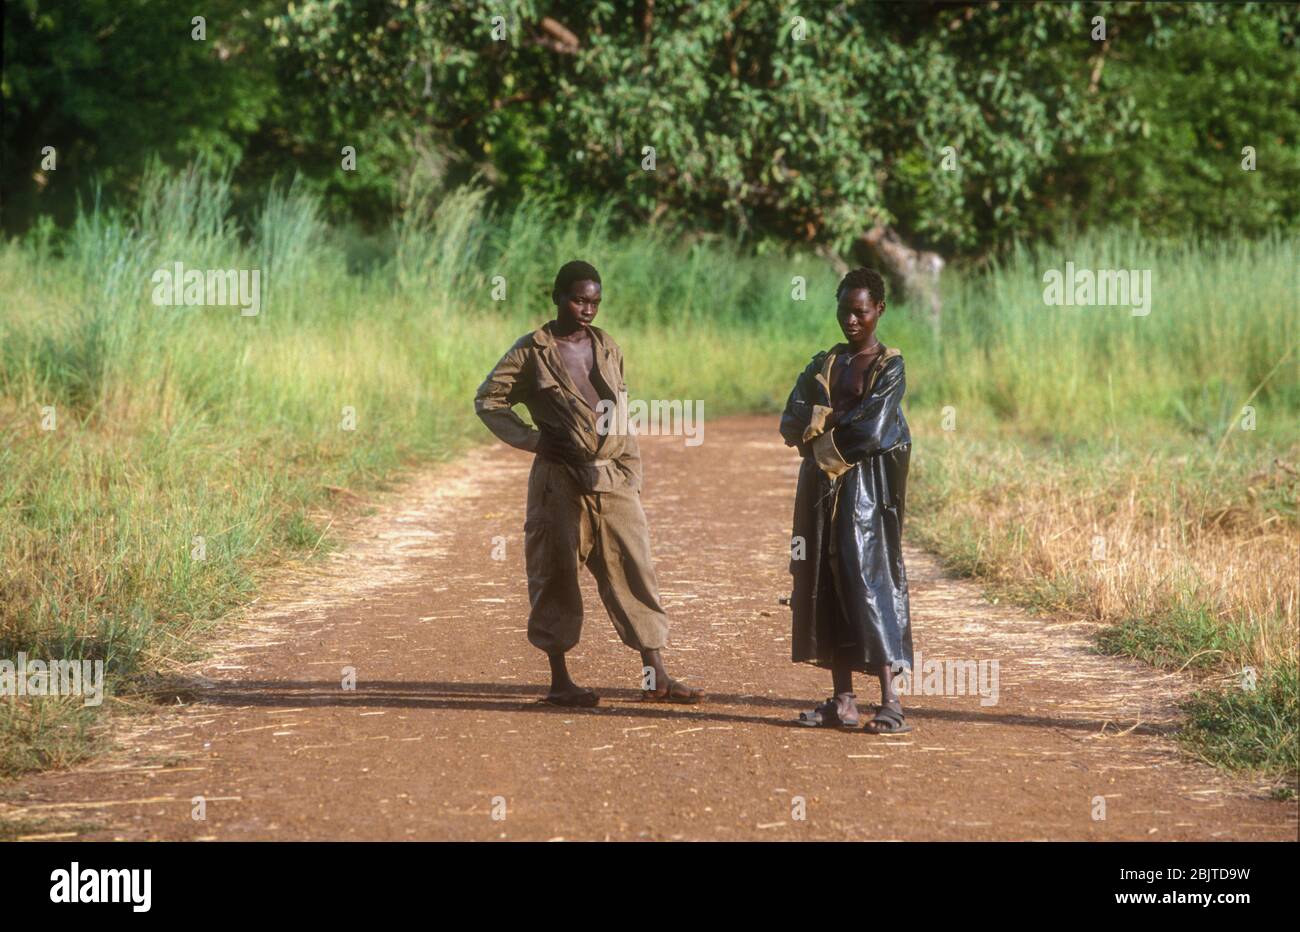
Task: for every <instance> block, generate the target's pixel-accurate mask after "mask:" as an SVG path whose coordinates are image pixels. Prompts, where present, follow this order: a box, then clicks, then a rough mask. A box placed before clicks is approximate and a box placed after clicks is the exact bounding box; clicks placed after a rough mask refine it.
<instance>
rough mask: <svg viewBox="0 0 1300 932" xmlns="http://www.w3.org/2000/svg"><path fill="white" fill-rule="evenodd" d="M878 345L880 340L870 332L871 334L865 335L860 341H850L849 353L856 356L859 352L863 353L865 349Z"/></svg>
mask: <svg viewBox="0 0 1300 932" xmlns="http://www.w3.org/2000/svg"><path fill="white" fill-rule="evenodd" d="M878 346H880V341H879V340H877V339H876V335H875V334H874V333H873V334H871V336H869V337H867V338H866V339H865V340H863V341H862V342H860V343H850V344H849V355H851V356H857V355H858V354H859V353H864V352H866V351H867V350H871V349H875V348H876V347H878Z"/></svg>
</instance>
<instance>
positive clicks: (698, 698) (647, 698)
mask: <svg viewBox="0 0 1300 932" xmlns="http://www.w3.org/2000/svg"><path fill="white" fill-rule="evenodd" d="M678 690H685V692H678ZM641 701H642V702H675V703H679V704H681V705H695V704H696V703H697V702H703V701H704V690H702V689H691V688H690V687H689V686H687V685H686V684H685V683H679V682H677V680H669V681H668V686H667V687H666V688H665V689H664V690H663V691H660V690H657V689H643V690H641Z"/></svg>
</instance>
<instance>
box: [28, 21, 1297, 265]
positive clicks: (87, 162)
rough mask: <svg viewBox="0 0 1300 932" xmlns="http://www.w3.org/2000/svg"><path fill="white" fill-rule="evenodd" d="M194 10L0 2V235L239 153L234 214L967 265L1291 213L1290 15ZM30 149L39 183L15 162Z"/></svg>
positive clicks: (1242, 228) (1245, 229) (1275, 219)
mask: <svg viewBox="0 0 1300 932" xmlns="http://www.w3.org/2000/svg"><path fill="white" fill-rule="evenodd" d="M208 6H210V7H211V12H210V13H209V14H207V15H208V30H209V38H208V41H207V42H195V41H193V40H191V38H190V28H191V27H190V17H191V16H192V15H194V12H195V11H193V10H191V9H190V8H189V7H187V6H184V5H183V4H182V3H181V2H180V0H133V2H130V3H123V2H113V0H86V2H84V3H81V4H78V5H76V6H75V7H73V6H67V7H63V6H53V5H50V4H49V3H46V2H41V0H16V2H14V3H11V4H8V5H7V6H6V12H5V18H6V35H5V53H6V61H5V72H4V91H5V109H6V113H5V116H6V121H5V136H4V155H5V163H6V171H5V173H4V178H5V180H4V192H3V193H4V196H5V202H6V211H7V213H6V221H5V222H6V226H7V227H8V228H10V229H13V228H14V227H15V226H21V225H22V223H21V222H20V223H17V224H15V223H14V222H13V218H14V217H15V216H17V217H20V218H27V217H29V216H30V214H31V212H32V209H33V207H34V205H39V207H40V209H42V210H48V209H50V206H51V204H50V202H51V201H52V200H53V197H52V194H53V192H54V190H55V188H56V187H57V190H58V192H59V193H60V195H61V196H63V197H65V198H67V197H68V196H69V195H70V193H71V192H73V191H77V190H80V189H84V187H85V181H86V180H87V179H88V178H89V177H90V176H91V175H94V176H95V177H97V178H99V179H101V180H104V181H106V182H107V183H108V184H109V185H110V186H121V185H131V184H134V182H135V180H136V179H137V178H138V176H139V173H140V170H141V167H142V166H143V164H144V160H145V158H146V157H147V156H149V155H150V154H152V153H155V152H157V153H158V154H159V155H161V156H162V158H163V159H164V161H167V162H171V163H173V164H175V163H177V162H179V161H184V160H186V159H188V158H191V157H193V156H196V155H203V156H206V157H208V158H210V159H218V160H223V161H233V160H235V159H239V160H240V165H239V167H238V169H237V170H236V172H235V175H234V183H235V196H236V199H237V200H238V199H239V198H240V197H241V192H247V193H246V194H244V195H243V196H244V197H245V198H246V199H249V200H256V199H258V198H260V192H261V191H262V190H263V189H264V186H265V183H266V182H267V181H268V180H269V179H270V178H271V177H272V176H275V175H291V174H295V173H302V174H304V175H305V176H306V178H307V179H308V181H309V183H312V184H314V185H315V187H316V188H317V190H321V191H324V192H325V193H326V194H327V195H329V204H330V205H331V207H332V208H333V210H334V211H335V212H336V213H346V214H348V215H350V216H352V217H354V218H360V219H362V220H365V221H371V222H375V223H382V222H386V220H387V218H388V216H389V215H390V213H391V211H392V210H393V208H394V207H395V206H396V207H398V208H400V207H403V206H405V205H407V204H409V203H412V202H413V200H414V199H419V198H423V199H427V196H428V194H429V192H430V191H436V190H438V189H440V188H441V187H442V186H444V185H450V184H454V183H458V182H462V181H465V180H468V179H470V178H473V177H478V178H481V179H483V180H485V181H486V182H487V183H488V185H489V186H490V187H491V189H492V191H493V197H494V200H495V201H496V202H497V203H502V204H509V203H515V202H518V201H519V200H521V199H522V198H523V197H525V196H526V195H527V196H530V197H538V196H541V197H549V198H550V199H554V200H562V201H564V202H566V203H570V204H572V203H574V202H585V203H597V204H601V205H603V206H604V207H606V208H607V209H608V210H609V211H611V213H612V214H613V215H614V216H616V217H618V218H620V219H621V220H622V221H623V222H624V223H626V224H675V225H680V226H681V227H684V228H688V229H693V230H717V231H727V232H731V233H734V234H738V235H739V236H741V237H742V238H745V239H748V240H749V241H751V242H753V243H756V244H759V245H764V244H768V243H772V242H789V241H812V242H816V243H818V244H829V245H833V246H835V247H836V248H839V249H841V250H844V249H845V248H846V247H848V246H849V245H851V244H852V243H853V242H854V241H855V240H856V239H857V238H858V237H860V236H861V235H862V234H863V233H864V232H865V231H867V230H869V229H872V228H873V227H879V226H882V225H887V226H891V227H893V228H895V229H896V230H897V231H898V232H900V233H901V234H902V235H903V236H904V237H905V238H907V239H908V240H909V241H912V242H915V243H917V244H922V245H926V246H929V247H930V248H933V249H936V250H938V251H940V252H944V253H980V252H984V251H986V250H988V249H990V248H995V247H997V246H998V245H999V244H1002V243H1004V242H1006V241H1007V240H1009V239H1011V238H1012V237H1021V238H1037V237H1042V236H1050V235H1051V234H1053V233H1054V232H1055V231H1057V230H1058V229H1060V228H1062V227H1063V226H1066V225H1068V226H1073V227H1076V228H1086V227H1089V226H1092V225H1098V224H1112V223H1116V222H1119V223H1123V224H1130V223H1136V224H1137V225H1139V226H1141V227H1142V228H1144V229H1145V230H1147V231H1148V232H1154V233H1158V234H1168V235H1185V234H1187V233H1188V232H1189V231H1193V230H1196V231H1200V232H1205V233H1210V234H1218V233H1225V232H1229V231H1233V232H1239V233H1246V234H1257V233H1260V232H1262V231H1264V230H1266V229H1268V228H1271V227H1276V226H1284V227H1291V228H1294V227H1295V225H1296V224H1297V223H1300V205H1298V203H1297V197H1300V195H1297V192H1298V191H1300V128H1298V124H1300V107H1297V95H1298V94H1300V91H1297V88H1300V80H1297V78H1298V77H1300V56H1298V53H1297V50H1296V44H1295V40H1296V30H1297V24H1298V23H1300V13H1297V10H1296V8H1294V7H1288V6H1282V5H1268V4H1245V5H1239V6H1238V5H1225V4H1179V3H1164V2H1156V3H1132V2H1118V3H1083V2H1071V3H1052V4H1047V3H1042V4H1035V3H970V2H914V3H902V4H900V3H881V4H877V3H868V2H840V3H833V2H806V0H805V2H794V0H548V2H543V0H437V2H435V0H305V2H303V0H300V2H296V3H293V4H289V5H287V6H283V5H279V4H272V3H269V2H267V3H257V2H244V3H239V2H237V0H223V2H214V3H212V4H208ZM1098 16H1101V17H1104V19H1105V30H1106V33H1105V37H1104V38H1101V37H1100V36H1099V35H1098V33H1097V22H1096V21H1095V17H1098ZM496 17H499V19H495V18H496ZM51 144H52V145H57V146H59V147H60V149H59V151H60V167H59V177H58V178H57V181H58V184H57V186H55V185H52V184H51V180H52V179H51V178H50V177H49V176H48V175H43V174H42V173H41V172H39V171H36V170H35V166H36V165H38V163H39V152H40V147H41V146H43V145H51ZM348 145H350V146H353V147H355V149H356V152H357V170H356V171H343V170H342V167H341V164H340V162H341V159H342V151H341V150H342V148H343V147H344V146H348ZM1245 145H1252V146H1255V147H1256V149H1257V153H1258V160H1259V164H1258V168H1259V170H1258V171H1256V172H1253V173H1252V172H1244V171H1242V170H1241V167H1240V163H1241V158H1242V155H1241V149H1242V147H1243V146H1245ZM646 147H653V149H654V156H655V170H654V171H647V170H645V168H644V167H643V165H644V163H645V160H646V158H647V152H646ZM946 156H947V159H946V158H945V157H946ZM949 168H951V169H952V170H948V169H949ZM65 172H67V173H66V174H65ZM47 186H48V187H49V192H47V193H45V194H42V193H41V192H42V191H43V190H45V188H46V187H47ZM252 192H257V193H256V194H254V193H252Z"/></svg>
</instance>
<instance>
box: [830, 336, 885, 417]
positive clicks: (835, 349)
mask: <svg viewBox="0 0 1300 932" xmlns="http://www.w3.org/2000/svg"><path fill="white" fill-rule="evenodd" d="M880 348H881V349H882V350H883V351H884V352H882V353H881V354H880V356H879V358H877V359H876V361H875V362H874V363H873V364H872V366H871V372H870V373H869V374H868V375H867V379H866V382H865V383H864V384H863V386H862V396H863V397H864V398H865V397H866V396H868V395H870V394H871V390H872V389H873V388H875V387H876V380H877V379H878V378H880V373H882V372H884V371H885V363H887V362H889V360H891V359H893V358H894V357H895V356H902V355H903V351H902V350H900V349H899V348H898V347H896V346H885V344H883V343H881V344H880ZM849 349H850V347H849V344H847V343H836V344H835V345H834V346H832V347H831V348H830V349H828V350H826V352H825V353H823V354H822V369H821V372H822V377H823V378H824V379H825V380H826V397H827V398H828V399H829V398H830V396H831V393H830V384H831V369H832V368H834V366H835V360H836V358H837V357H839V356H840V354H842V353H847V352H848V351H849ZM828 403H829V402H828Z"/></svg>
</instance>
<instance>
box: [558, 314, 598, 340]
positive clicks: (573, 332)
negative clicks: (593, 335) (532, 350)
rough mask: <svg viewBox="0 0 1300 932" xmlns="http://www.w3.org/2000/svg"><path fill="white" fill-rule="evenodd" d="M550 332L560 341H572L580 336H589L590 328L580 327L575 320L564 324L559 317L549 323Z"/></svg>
mask: <svg viewBox="0 0 1300 932" xmlns="http://www.w3.org/2000/svg"><path fill="white" fill-rule="evenodd" d="M551 332H552V333H553V334H555V336H557V337H559V338H560V339H561V340H572V339H575V338H577V337H579V336H581V335H585V336H588V337H589V336H590V328H588V327H584V326H582V324H580V323H578V322H577V321H576V320H571V321H567V322H566V321H564V320H563V319H562V318H559V317H557V318H555V320H553V321H551Z"/></svg>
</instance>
